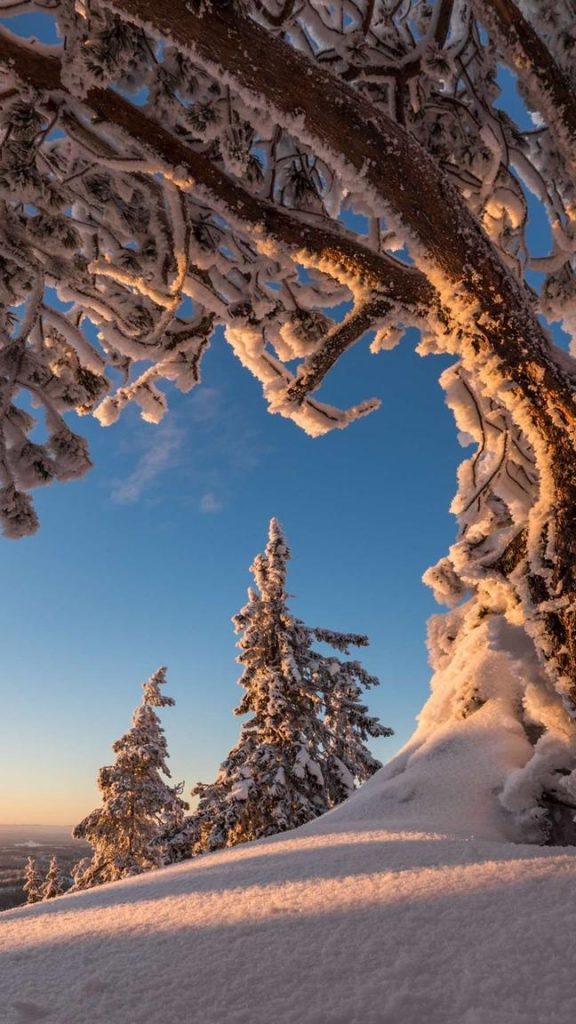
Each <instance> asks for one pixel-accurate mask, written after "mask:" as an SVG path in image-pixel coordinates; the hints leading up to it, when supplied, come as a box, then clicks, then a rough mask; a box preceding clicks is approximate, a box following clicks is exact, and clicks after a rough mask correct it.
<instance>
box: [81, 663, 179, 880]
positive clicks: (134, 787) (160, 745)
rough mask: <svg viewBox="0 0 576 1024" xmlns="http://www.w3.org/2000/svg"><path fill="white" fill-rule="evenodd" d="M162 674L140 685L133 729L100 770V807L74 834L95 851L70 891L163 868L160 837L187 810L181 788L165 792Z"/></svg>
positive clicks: (161, 671)
mask: <svg viewBox="0 0 576 1024" xmlns="http://www.w3.org/2000/svg"><path fill="white" fill-rule="evenodd" d="M165 682H166V669H165V668H159V669H158V670H157V672H155V673H154V675H153V676H151V677H150V679H149V680H148V681H147V682H146V683H144V686H143V689H144V694H143V697H142V701H141V703H140V704H139V706H138V707H137V708H136V710H135V712H134V715H133V718H132V728H131V729H130V730H129V732H127V733H126V734H125V735H124V736H122V737H121V739H119V740H117V741H116V743H115V744H114V746H113V750H114V752H115V754H116V760H115V762H114V764H113V765H111V766H108V767H105V768H101V769H100V772H99V774H98V787H99V789H100V791H101V793H102V798H103V802H102V807H99V808H97V809H96V810H94V811H92V813H91V814H89V815H88V817H87V818H85V819H84V820H83V821H82V822H80V824H79V825H77V826H76V828H75V829H74V836H75V837H76V838H77V839H85V840H87V841H88V842H89V843H90V844H91V846H92V847H93V849H94V853H93V855H92V858H91V859H88V858H85V859H84V860H83V861H80V863H79V864H78V865H77V866H76V868H75V870H74V889H87V888H90V887H92V886H94V885H99V884H101V883H102V882H113V881H115V880H117V879H119V878H124V877H126V876H128V875H136V874H140V873H141V872H143V871H148V870H150V869H151V868H157V867H160V866H162V864H164V863H165V862H166V851H165V848H164V845H163V842H162V837H163V836H164V835H165V834H166V833H167V832H170V831H173V830H174V829H175V828H177V827H178V826H179V825H180V824H181V822H182V820H183V817H184V812H185V810H186V809H187V808H188V804H187V803H185V801H184V800H182V799H181V798H180V794H181V792H182V788H183V787H182V785H178V786H169V785H168V784H167V783H166V782H165V781H164V778H163V776H168V777H170V771H169V769H168V766H167V763H166V760H167V758H168V751H167V745H166V738H165V736H164V730H163V728H162V726H161V723H160V719H159V717H158V715H157V714H156V712H155V710H154V709H155V708H158V707H160V708H162V707H169V706H171V705H173V704H174V701H173V700H172V698H171V697H165V696H164V695H163V694H162V693H161V692H160V687H161V686H163V685H164V683H165Z"/></svg>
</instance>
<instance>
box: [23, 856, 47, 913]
mask: <svg viewBox="0 0 576 1024" xmlns="http://www.w3.org/2000/svg"><path fill="white" fill-rule="evenodd" d="M22 889H23V891H24V892H25V893H26V902H27V903H39V902H40V900H41V899H42V898H43V894H42V879H41V877H40V875H39V873H38V864H37V862H36V858H35V857H28V860H27V861H26V866H25V868H24V884H23V886H22Z"/></svg>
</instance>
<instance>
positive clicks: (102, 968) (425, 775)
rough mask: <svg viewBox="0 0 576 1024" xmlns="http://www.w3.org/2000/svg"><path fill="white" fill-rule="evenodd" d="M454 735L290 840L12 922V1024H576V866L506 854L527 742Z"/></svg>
mask: <svg viewBox="0 0 576 1024" xmlns="http://www.w3.org/2000/svg"><path fill="white" fill-rule="evenodd" d="M460 729H461V732H462V733H464V732H465V733H466V736H464V735H459V734H458V727H457V726H455V724H454V721H453V720H452V724H451V727H448V726H446V729H445V730H442V729H441V728H440V729H437V730H436V731H435V732H434V733H431V732H430V730H428V731H427V730H426V726H425V723H423V724H422V725H421V728H420V735H419V739H416V738H415V739H414V740H413V741H411V743H410V744H409V745H408V746H407V748H405V750H404V751H402V752H401V753H400V754H399V755H398V756H397V757H396V758H395V759H394V761H393V762H391V764H390V765H388V766H387V767H386V768H385V769H383V770H382V771H381V772H379V773H378V774H377V775H376V776H374V777H373V778H372V779H371V780H370V781H369V782H368V783H367V784H366V785H365V786H364V787H363V788H362V790H360V791H359V792H358V793H357V794H356V795H355V796H353V797H352V798H351V799H350V800H349V801H347V802H346V803H345V804H343V805H341V806H340V807H338V808H337V809H335V810H334V811H332V812H330V813H329V814H327V815H325V816H323V817H322V818H320V819H317V820H316V821H315V822H312V823H310V824H308V825H306V826H303V827H302V828H300V829H298V830H296V831H294V832H290V833H285V834H283V835H280V836H277V837H274V838H272V839H265V840H260V841H258V842H255V843H246V844H243V845H240V846H237V847H234V848H233V849H229V850H225V851H222V852H219V853H214V854H209V855H206V856H204V857H199V858H197V859H195V860H193V861H188V862H185V863H183V864H180V865H176V866H174V867H171V868H165V869H164V870H161V871H155V872H151V873H149V874H146V875H141V876H138V877H135V878H131V879H127V880H124V881H121V882H117V883H114V884H111V885H106V886H102V887H100V888H98V889H93V890H90V891H88V892H83V893H78V894H76V895H70V896H64V897H61V898H59V899H56V900H52V901H51V902H50V903H47V904H40V905H38V906H36V907H30V908H23V909H20V910H15V911H12V912H8V913H6V914H3V915H2V919H1V923H0V932H1V947H2V951H3V952H2V968H1V974H0V977H1V983H0V990H1V1005H2V1007H3V1016H2V1020H3V1022H5V1024H25V1022H33V1021H41V1020H46V1021H47V1022H48V1024H50V1022H54V1024H143V1022H145V1024H180V1022H184V1021H185V1022H187V1024H193V1022H194V1024H195V1022H198V1024H200V1022H202V1024H422V1022H423V1021H428V1022H430V1024H488V1022H490V1024H572V1021H573V1020H574V1019H575V1014H576V985H575V983H574V978H573V968H572V962H573V961H572V957H571V956H570V951H571V950H572V951H573V950H574V947H575V939H574V936H575V935H576V904H575V901H574V888H575V885H576V859H575V858H574V855H573V854H574V850H573V849H571V848H564V849H558V848H555V849H554V848H545V847H538V846H528V845H518V844H514V843H511V842H510V841H506V835H505V834H506V829H507V827H508V825H507V822H506V819H505V816H504V813H503V814H502V818H501V819H499V818H498V815H497V814H496V813H494V809H495V806H496V805H495V802H494V800H493V794H492V792H491V790H492V788H493V787H494V786H495V785H497V784H498V778H499V777H500V778H501V777H502V775H503V774H505V773H506V771H507V770H508V768H509V765H510V760H511V758H512V759H513V758H514V757H516V758H517V760H518V761H519V762H521V761H522V758H523V756H524V754H525V753H526V752H525V750H524V749H523V747H522V743H521V739H520V738H518V737H516V735H515V734H514V733H512V742H511V743H510V744H508V745H506V744H505V743H503V742H502V737H503V731H502V729H501V728H500V727H497V726H496V723H495V720H494V718H493V715H492V713H491V711H490V702H488V703H487V704H486V705H485V706H484V707H482V708H480V709H479V710H478V712H477V713H476V714H475V715H474V716H473V717H472V718H470V719H467V720H465V721H463V723H462V725H461V727H460ZM417 735H418V734H417ZM466 780H469V782H468V784H467V787H466V785H465V781H466ZM452 798H453V799H452ZM449 808H452V811H451V812H450V811H449ZM433 822H436V825H435V826H434V827H433V825H432V823H433Z"/></svg>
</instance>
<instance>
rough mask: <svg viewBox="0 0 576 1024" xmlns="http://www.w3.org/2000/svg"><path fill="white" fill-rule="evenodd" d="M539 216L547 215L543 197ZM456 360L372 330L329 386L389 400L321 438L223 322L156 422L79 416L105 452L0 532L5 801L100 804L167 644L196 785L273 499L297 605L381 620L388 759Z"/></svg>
mask: <svg viewBox="0 0 576 1024" xmlns="http://www.w3.org/2000/svg"><path fill="white" fill-rule="evenodd" d="M12 25H14V20H13V22H12ZM22 31H24V32H26V33H28V32H29V31H30V23H26V24H24V23H23V24H22ZM506 92H507V95H508V97H509V98H510V97H511V96H512V83H511V82H510V81H507V82H506ZM510 102H511V103H512V105H513V106H514V105H516V101H515V100H514V99H511V100H510ZM533 216H534V229H533V231H534V234H535V235H536V234H538V233H539V232H541V218H540V217H539V211H538V208H537V205H533ZM448 362H449V360H447V359H439V358H438V357H428V358H426V359H422V358H421V357H419V356H418V355H417V354H416V353H415V351H414V335H413V334H411V335H410V336H409V337H408V338H407V339H406V340H405V341H404V342H403V343H402V345H401V346H400V347H399V348H397V349H396V350H394V351H392V352H389V353H384V354H381V355H378V356H372V355H370V354H369V352H368V350H367V345H366V344H365V343H363V344H362V345H361V346H358V347H357V348H356V349H354V350H353V351H352V352H350V353H349V354H348V355H347V356H346V358H345V359H343V360H342V361H341V362H340V364H339V365H338V366H337V367H336V369H335V370H334V372H333V373H332V375H331V377H330V380H329V382H328V384H327V387H325V389H324V392H323V395H324V397H325V399H326V400H327V401H332V402H334V403H335V404H341V405H343V406H347V405H351V404H353V403H355V402H357V401H360V400H362V399H365V398H367V397H372V396H377V397H379V398H380V399H381V400H382V407H381V409H380V410H379V411H378V412H376V413H374V414H373V415H372V416H370V417H368V418H367V419H364V420H361V421H359V422H357V423H356V424H354V425H353V426H351V427H349V428H348V429H347V430H345V431H343V432H340V431H338V432H336V433H334V434H332V435H329V436H327V437H324V438H320V439H316V440H312V439H310V438H308V437H306V436H305V435H304V434H303V433H302V432H301V431H299V429H298V428H297V427H296V426H294V425H293V424H291V423H289V422H287V421H286V420H282V419H280V418H279V417H273V416H270V415H269V414H268V413H267V412H266V410H265V407H264V403H263V401H262V399H261V396H260V388H259V385H258V383H257V382H256V381H255V380H254V379H253V378H252V377H251V376H250V375H249V374H248V373H247V372H246V371H245V370H244V369H243V368H242V367H241V366H240V364H239V363H238V362H237V360H236V359H235V357H234V355H233V353H232V352H231V350H230V349H229V348H228V347H227V345H226V343H225V341H224V340H223V338H222V337H218V338H217V339H216V340H215V341H214V343H213V345H212V348H211V350H210V351H209V353H208V355H207V357H206V359H205V362H204V380H203V383H202V385H201V386H200V387H199V388H198V389H197V390H196V391H195V392H193V393H192V394H191V395H188V396H182V395H179V394H177V393H176V392H174V393H170V413H169V415H168V417H167V418H166V420H165V421H164V423H163V424H161V425H160V426H151V425H148V424H146V423H143V422H142V421H141V420H140V419H139V417H138V413H137V410H134V409H130V410H127V411H126V412H125V413H124V414H123V416H122V418H121V420H120V422H119V423H117V424H116V425H114V426H112V427H109V428H102V427H100V426H99V424H98V423H97V422H96V421H92V420H90V419H84V420H83V421H82V422H81V423H80V424H79V425H78V426H79V429H80V432H82V433H85V434H86V435H87V436H88V437H89V440H90V445H91V452H92V456H93V459H94V461H95V469H94V470H93V471H92V473H91V474H90V475H89V476H87V477H86V478H85V479H84V480H82V481H80V482H75V483H70V484H67V485H65V486H62V485H53V486H51V487H49V488H47V489H45V490H44V491H37V492H36V500H37V507H38V511H39V513H40V517H41V524H42V525H41V530H40V533H39V534H38V535H37V536H35V537H33V538H30V539H26V540H22V541H19V542H14V541H4V540H3V541H1V542H0V546H1V557H2V566H3V579H4V583H3V587H2V591H1V593H0V623H1V624H2V625H1V627H0V637H1V640H2V668H3V683H2V693H3V705H4V706H3V715H4V721H5V723H6V728H5V735H4V738H3V741H2V744H0V822H1V821H3V822H13V823H23V822H51V823H59V824H73V823H75V822H76V821H78V820H79V819H80V818H81V817H83V816H84V815H85V814H86V813H88V812H89V811H90V810H91V809H92V807H93V806H95V805H96V804H97V803H98V793H97V789H96V785H95V779H96V773H97V770H98V768H99V767H100V766H101V765H103V764H106V763H109V762H110V760H111V756H112V755H111V750H110V747H111V744H112V742H113V741H114V740H115V739H116V738H117V737H118V736H119V735H121V733H123V732H124V731H125V730H126V729H127V728H128V726H129V723H130V716H131V713H132V710H133V708H134V706H135V705H136V704H137V703H138V701H139V699H140V684H141V682H142V681H143V680H144V679H145V678H146V677H147V676H148V675H150V673H151V672H152V671H153V670H154V669H155V668H156V667H157V666H158V665H160V664H166V665H167V666H168V679H169V684H170V685H169V692H170V694H171V695H172V696H173V697H174V698H175V699H176V707H175V708H173V709H168V710H167V711H166V712H165V713H164V722H165V726H166V732H167V736H168V742H169V749H170V751H171V764H172V769H173V776H174V778H175V779H176V780H181V779H184V780H185V783H186V789H187V790H189V789H190V788H191V786H192V785H193V784H194V783H195V782H196V781H198V780H202V781H210V779H211V778H212V777H213V776H214V773H215V771H216V768H217V766H218V764H219V762H220V761H221V760H222V759H223V757H224V756H225V755H226V753H227V752H228V750H229V748H230V746H231V745H232V744H233V743H234V742H235V740H236V738H237V735H238V729H239V722H238V720H237V719H235V718H234V717H233V715H232V709H233V707H234V706H235V704H236V703H237V702H238V699H239V697H240V690H239V689H238V687H237V686H236V685H235V680H236V678H237V675H238V667H237V666H236V664H235V661H234V659H235V655H236V649H235V636H234V633H233V630H232V626H231V623H230V617H231V615H232V614H233V613H234V612H235V611H237V610H238V608H239V607H241V605H242V604H243V603H244V600H245V594H246V587H247V586H248V585H249V584H250V582H251V577H250V575H249V573H248V566H249V565H250V562H251V560H252V558H253V556H254V555H255V554H256V552H258V551H259V550H261V549H262V548H263V546H264V544H265V541H266V532H267V525H268V521H269V519H270V517H271V516H273V515H274V516H277V517H278V518H279V519H280V521H281V523H282V524H283V526H284V528H285V531H286V534H287V537H288V541H289V543H290V546H291V548H292V552H293V561H292V563H291V569H290V577H289V589H290V592H291V593H292V594H293V595H294V598H293V600H292V609H293V611H294V612H295V613H296V614H297V615H298V616H300V617H301V618H303V619H305V620H306V621H307V622H308V623H309V624H311V625H320V626H326V627H329V628H334V629H340V630H344V631H356V632H365V633H367V634H368V635H369V636H370V638H371V646H370V648H369V649H368V651H367V652H366V654H365V655H364V656H363V660H364V662H365V664H366V666H367V667H368V668H369V669H370V670H371V671H372V672H374V673H376V674H377V675H379V676H380V678H381V680H382V685H381V687H380V688H379V690H377V691H374V692H373V693H372V694H371V696H370V698H369V702H370V707H371V709H372V711H373V712H375V713H377V714H378V715H380V717H381V718H382V720H383V721H384V723H385V724H387V725H390V726H392V727H393V728H394V729H395V731H396V735H395V737H394V738H393V739H391V740H390V739H389V740H380V741H378V742H377V743H375V744H374V749H375V751H376V752H377V753H378V755H379V756H380V757H381V759H383V760H385V759H387V758H388V757H390V756H391V755H392V754H393V753H394V752H395V750H397V749H398V747H399V746H400V745H401V744H402V743H403V742H404V741H405V740H406V739H407V738H408V736H409V734H410V732H411V731H412V729H413V726H414V717H415V715H416V713H417V712H418V710H419V708H420V707H421V706H422V704H423V702H424V700H425V699H426V695H427V692H428V682H429V676H430V672H429V669H428V666H427V660H426V650H425V622H426V619H427V618H428V616H429V615H430V614H432V613H434V612H435V611H438V610H439V609H438V608H437V607H436V606H435V605H434V603H433V600H432V597H431V595H430V594H429V592H428V591H427V589H426V588H425V587H424V586H423V585H422V583H421V581H420V580H421V575H422V573H423V571H424V570H425V569H426V568H427V567H428V566H429V565H430V564H432V563H433V562H435V561H436V560H437V559H438V558H439V557H440V556H441V555H442V554H444V553H445V551H446V549H447V547H448V545H449V544H450V542H451V540H452V538H453V536H454V530H455V524H454V521H453V519H452V517H451V516H450V515H449V513H448V511H447V509H448V505H449V502H450V499H451V496H452V494H453V492H454V489H455V476H456V467H457V464H458V462H459V461H460V459H461V458H462V457H463V453H462V450H461V449H459V448H458V445H457V442H456V436H455V430H454V428H453V424H452V420H451V416H450V414H449V413H448V411H447V410H446V408H445V407H444V405H443V399H442V393H441V391H440V388H439V385H438V383H437V379H438V375H439V373H440V372H441V370H442V369H443V368H444V366H446V365H448Z"/></svg>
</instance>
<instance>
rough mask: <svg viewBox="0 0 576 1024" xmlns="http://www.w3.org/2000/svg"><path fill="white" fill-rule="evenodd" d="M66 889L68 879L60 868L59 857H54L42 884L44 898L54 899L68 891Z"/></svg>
mask: <svg viewBox="0 0 576 1024" xmlns="http://www.w3.org/2000/svg"><path fill="white" fill-rule="evenodd" d="M66 889H67V885H66V879H65V877H64V875H63V874H62V872H61V870H60V865H59V863H58V858H57V857H52V858H51V860H50V864H49V867H48V873H47V875H46V879H45V882H44V885H43V886H42V899H43V900H53V899H54V898H55V897H56V896H61V895H62V893H63V892H66Z"/></svg>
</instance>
